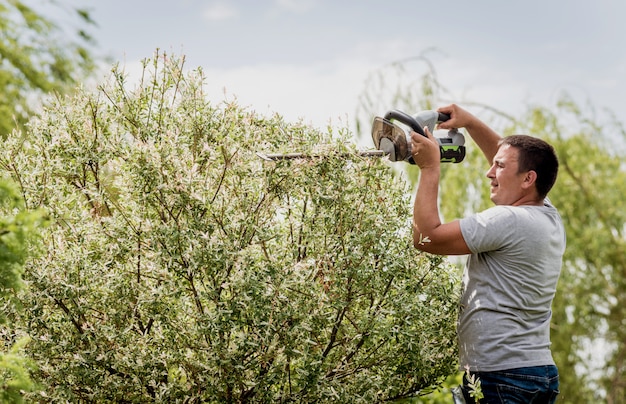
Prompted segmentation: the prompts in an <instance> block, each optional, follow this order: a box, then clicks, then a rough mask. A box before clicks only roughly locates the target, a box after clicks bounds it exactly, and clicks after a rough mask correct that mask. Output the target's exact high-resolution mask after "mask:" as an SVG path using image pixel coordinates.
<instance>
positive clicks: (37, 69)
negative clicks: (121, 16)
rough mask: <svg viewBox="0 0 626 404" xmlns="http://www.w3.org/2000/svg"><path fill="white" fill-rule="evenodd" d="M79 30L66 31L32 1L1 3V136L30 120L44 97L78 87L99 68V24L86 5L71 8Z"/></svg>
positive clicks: (8, 0) (14, 0)
mask: <svg viewBox="0 0 626 404" xmlns="http://www.w3.org/2000/svg"><path fill="white" fill-rule="evenodd" d="M71 12H72V13H75V17H76V20H77V21H78V23H79V24H78V26H79V28H77V32H75V33H71V32H66V31H64V30H63V29H62V28H61V27H59V26H58V25H56V24H55V23H53V22H52V21H51V20H50V19H49V18H47V17H46V16H45V15H42V14H41V13H39V12H37V11H35V10H34V9H33V8H32V7H30V6H29V5H28V2H27V1H22V0H5V1H3V2H2V3H0V137H1V138H5V137H6V136H7V134H9V133H10V132H11V130H12V129H13V127H15V125H16V124H17V125H22V124H24V123H25V122H26V121H27V120H28V118H29V117H30V115H31V114H32V113H33V110H34V107H35V106H37V105H38V104H39V101H40V99H41V97H42V96H45V95H47V94H49V93H51V92H56V91H60V92H63V91H65V90H67V89H68V88H73V87H74V86H75V85H76V83H78V82H80V81H81V80H82V79H83V78H85V77H86V75H87V74H88V73H89V72H91V71H92V70H93V68H94V64H93V60H92V57H91V55H90V52H89V47H90V46H91V45H92V39H91V37H90V36H89V34H88V33H87V31H86V30H85V29H84V27H86V26H89V25H91V24H92V23H93V22H92V21H91V19H90V18H89V13H88V12H87V11H85V10H83V9H77V10H74V9H72V10H71Z"/></svg>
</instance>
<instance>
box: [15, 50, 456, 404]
mask: <svg viewBox="0 0 626 404" xmlns="http://www.w3.org/2000/svg"><path fill="white" fill-rule="evenodd" d="M184 70H185V69H184V63H183V59H179V58H169V57H167V56H166V55H156V56H155V57H154V58H153V59H150V60H146V61H145V66H144V75H143V76H142V77H143V78H142V79H141V81H140V82H138V83H134V84H132V83H126V79H125V76H124V74H123V71H122V70H121V69H119V68H114V69H113V74H112V76H111V79H110V80H109V81H107V82H106V83H104V84H103V85H102V86H101V87H100V88H99V89H98V90H97V91H85V90H81V91H79V92H78V93H77V94H76V95H75V96H72V97H66V98H62V99H58V100H57V101H56V102H55V103H53V104H52V105H50V106H49V107H47V108H46V110H45V111H44V113H43V114H42V115H41V117H39V118H36V119H34V120H32V121H31V122H30V124H29V126H28V134H32V135H35V134H36V136H28V135H27V136H24V137H23V139H28V140H27V141H24V140H21V141H20V140H18V139H19V138H20V137H19V136H12V137H11V141H10V142H8V143H7V146H6V147H5V149H4V150H3V154H4V157H3V159H4V160H3V161H4V165H5V168H6V169H7V170H8V171H9V172H10V174H11V175H12V176H13V178H14V179H15V181H16V182H18V183H19V184H20V185H21V190H22V192H23V194H24V195H25V198H26V201H27V205H28V207H29V208H31V209H35V208H44V209H46V210H47V211H48V212H49V216H50V218H51V221H52V223H51V225H50V227H49V228H47V230H46V233H45V234H44V241H45V246H46V253H45V254H44V256H43V257H41V258H39V259H36V260H30V261H29V262H28V263H27V266H26V272H25V274H24V277H25V279H26V280H27V281H28V284H29V287H28V289H26V290H24V291H22V294H21V295H20V299H21V301H22V304H23V306H24V310H25V311H24V313H23V315H22V316H21V317H16V318H15V321H16V324H19V325H20V327H21V329H22V330H23V331H24V332H27V333H28V334H29V335H31V337H32V342H31V344H30V345H29V347H30V351H29V355H30V357H31V359H32V360H33V361H34V363H35V364H36V365H37V367H38V371H37V372H36V373H35V374H34V377H35V378H36V381H37V382H38V383H39V384H40V385H41V386H42V389H43V391H42V392H40V393H39V394H40V395H43V396H45V397H46V399H49V400H51V401H56V400H60V401H66V400H68V401H81V400H86V401H92V400H93V401H107V402H119V401H124V402H154V401H161V402H176V401H188V402H220V403H222V402H250V401H255V402H276V401H278V402H283V401H299V402H324V401H329V402H330V401H333V402H334V401H337V400H340V401H343V402H367V403H371V402H376V401H382V400H387V399H391V398H394V397H398V398H399V397H408V396H413V395H417V394H421V393H423V392H424V390H425V389H428V388H429V387H431V386H434V385H436V384H437V383H439V382H440V381H441V380H442V379H443V378H444V377H445V376H446V375H447V374H449V373H450V372H451V371H452V369H453V368H454V367H455V366H456V365H455V362H456V355H455V346H456V345H455V344H456V337H455V330H454V323H455V313H456V300H457V296H456V293H457V288H458V282H457V278H456V277H455V276H454V274H453V272H452V271H451V269H450V267H449V266H447V265H445V264H444V263H443V262H442V261H441V260H440V259H439V258H437V257H434V256H427V255H423V254H421V253H418V252H417V251H416V250H415V249H413V248H412V239H411V234H410V212H411V204H410V194H409V193H408V192H407V185H406V181H404V180H403V179H402V178H401V177H399V176H397V175H396V174H395V171H394V170H393V169H392V168H391V167H390V166H389V164H390V163H386V162H385V161H384V160H382V159H367V158H363V157H360V156H359V155H358V154H357V153H355V149H354V142H353V141H352V139H351V138H350V134H349V133H348V131H347V130H338V129H328V130H327V131H325V132H324V131H320V130H318V129H315V128H311V127H309V126H304V125H302V124H300V123H287V122H285V121H284V120H283V119H282V118H281V117H280V116H278V115H276V116H271V117H265V116H258V115H256V114H255V113H254V112H253V111H249V110H246V109H243V108H241V107H239V106H237V105H236V104H235V103H228V102H225V103H223V104H218V105H212V104H210V103H209V102H207V100H206V94H204V88H203V87H204V81H205V78H204V77H203V75H202V72H201V70H200V69H196V70H192V71H190V72H189V73H184V72H183V71H184ZM293 150H299V151H302V152H305V153H311V154H315V155H316V156H318V157H314V158H309V159H302V160H291V161H276V162H274V161H265V160H263V159H261V158H259V156H258V155H257V153H259V152H266V153H269V152H281V151H283V152H284V151H293Z"/></svg>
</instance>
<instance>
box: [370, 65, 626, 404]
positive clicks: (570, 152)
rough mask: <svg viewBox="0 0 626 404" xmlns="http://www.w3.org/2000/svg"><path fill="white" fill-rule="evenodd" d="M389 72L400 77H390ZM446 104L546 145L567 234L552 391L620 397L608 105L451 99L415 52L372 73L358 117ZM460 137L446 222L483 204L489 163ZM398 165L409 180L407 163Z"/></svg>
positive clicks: (618, 242)
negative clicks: (462, 153) (512, 108)
mask: <svg viewBox="0 0 626 404" xmlns="http://www.w3.org/2000/svg"><path fill="white" fill-rule="evenodd" d="M389 77H392V78H393V80H392V81H397V82H398V83H400V84H399V85H396V86H394V85H390V84H389V82H388V81H389ZM390 89H391V90H390ZM394 89H396V90H395V92H394ZM407 89H410V90H411V91H410V92H408V91H407ZM450 102H457V103H460V104H462V105H464V106H465V107H467V108H468V109H469V110H470V111H471V112H473V113H475V114H477V115H479V116H480V117H481V119H483V120H484V121H486V122H488V123H489V124H490V125H491V126H492V127H494V128H495V129H496V130H497V131H498V132H499V133H501V134H502V135H509V134H514V133H526V134H531V135H533V136H538V137H541V138H543V139H544V140H547V141H548V142H550V143H551V144H553V145H554V147H555V149H556V151H557V155H558V157H559V160H560V170H559V178H558V179H557V183H556V185H555V187H554V189H553V190H552V191H551V193H550V195H549V197H550V198H551V200H552V202H553V203H554V205H555V206H557V208H558V209H559V211H560V213H561V215H562V217H563V222H564V225H565V229H566V234H567V249H566V252H565V256H564V265H563V269H562V274H561V278H560V281H559V285H558V288H557V294H556V296H555V300H554V303H553V308H552V311H553V319H552V333H551V336H552V344H553V345H552V352H553V355H554V358H555V361H556V363H557V366H558V367H559V372H560V379H561V388H560V390H561V394H560V397H561V399H563V400H564V401H566V402H568V403H580V404H583V403H589V402H607V403H611V404H613V403H624V397H626V383H625V380H626V329H625V328H624V318H626V312H625V308H626V294H625V293H624V291H625V290H626V255H625V254H624V251H626V235H625V232H626V211H625V210H624V209H623V200H624V197H626V166H625V165H624V156H625V154H626V134H625V131H624V128H623V123H622V122H620V121H619V120H617V119H616V118H615V117H614V115H612V114H611V111H606V110H603V111H602V110H598V109H597V108H594V107H593V106H592V105H581V104H580V103H578V102H576V101H574V100H572V99H571V97H569V96H568V94H567V93H563V94H562V95H561V97H560V99H559V102H558V103H557V104H556V105H552V106H543V105H537V106H526V110H525V112H523V113H521V114H520V116H518V117H513V116H509V115H507V114H505V113H503V112H501V111H499V110H498V108H497V107H496V106H490V105H485V104H481V103H479V102H473V101H468V100H465V99H462V98H455V97H454V96H452V95H451V91H449V90H447V89H446V87H445V86H444V85H443V83H441V82H440V81H439V80H438V78H437V74H436V69H435V68H434V66H433V64H432V63H431V62H430V61H429V60H428V59H426V58H425V57H418V58H414V59H410V60H406V61H401V62H398V63H394V64H391V65H389V66H386V67H384V68H381V69H380V70H379V71H376V72H374V73H373V74H372V75H371V77H370V78H369V80H368V82H367V83H366V86H365V88H364V90H363V94H362V96H361V98H360V104H359V110H358V112H359V119H360V124H361V126H365V125H366V124H367V121H368V120H369V116H371V115H372V114H377V115H380V114H382V113H384V110H385V109H391V108H399V109H402V110H404V111H406V112H409V113H415V112H417V111H420V110H423V109H433V108H437V107H438V106H441V105H445V104H447V103H450ZM601 112H602V113H601ZM466 145H467V156H466V159H465V160H464V161H463V162H462V163H461V164H458V165H455V166H444V167H442V179H441V189H440V195H441V196H440V199H441V211H442V214H443V215H444V216H445V218H446V219H448V220H450V219H454V218H458V217H462V216H464V215H466V214H467V212H475V211H479V210H482V209H485V208H486V207H488V206H491V202H490V201H489V195H488V192H487V191H488V183H487V182H486V177H485V173H486V170H487V169H488V164H487V162H486V161H485V160H484V157H483V155H482V153H481V152H480V150H478V148H477V147H476V146H475V145H474V144H473V142H471V140H469V137H468V141H467V142H466ZM407 173H408V175H409V178H412V179H413V180H414V181H415V180H416V179H417V174H418V173H417V170H416V169H409V170H407ZM444 402H445V399H444Z"/></svg>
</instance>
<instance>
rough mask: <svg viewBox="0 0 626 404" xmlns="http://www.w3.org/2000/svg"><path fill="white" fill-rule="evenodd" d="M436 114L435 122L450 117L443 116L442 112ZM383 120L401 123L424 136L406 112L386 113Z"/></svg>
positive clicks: (418, 124) (420, 128) (418, 125)
mask: <svg viewBox="0 0 626 404" xmlns="http://www.w3.org/2000/svg"><path fill="white" fill-rule="evenodd" d="M437 114H438V116H437V122H445V121H447V120H448V119H450V115H447V114H444V113H443V112H437ZM384 118H385V119H386V120H388V121H391V120H396V121H398V122H402V123H403V124H405V125H407V126H408V127H410V128H411V129H413V130H414V131H415V132H417V133H419V134H420V135H422V136H426V133H425V132H424V128H422V125H420V123H419V122H418V121H417V119H415V118H414V117H412V116H411V115H409V114H407V113H406V112H402V111H400V110H397V109H393V110H391V111H389V112H387V113H386V114H385V117H384ZM430 129H431V130H433V129H434V128H430Z"/></svg>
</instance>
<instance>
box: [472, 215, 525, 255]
mask: <svg viewBox="0 0 626 404" xmlns="http://www.w3.org/2000/svg"><path fill="white" fill-rule="evenodd" d="M460 226H461V233H462V234H463V238H464V239H465V243H466V244H467V247H468V248H469V249H470V251H471V252H472V253H481V252H486V251H495V250H499V249H501V248H502V247H504V246H505V245H506V243H507V242H508V240H510V238H509V237H507V235H508V234H509V232H510V231H512V229H514V227H515V222H514V218H513V214H512V212H511V211H510V209H508V207H506V206H494V207H492V208H489V209H487V210H485V211H483V212H480V213H477V214H474V215H472V216H468V217H466V218H463V219H461V220H460Z"/></svg>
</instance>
